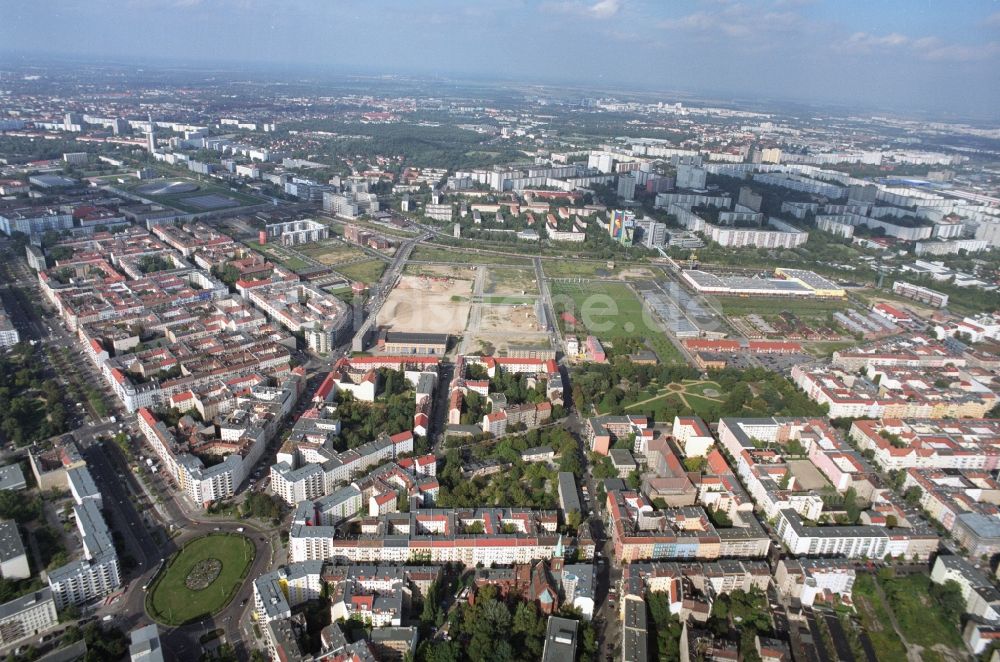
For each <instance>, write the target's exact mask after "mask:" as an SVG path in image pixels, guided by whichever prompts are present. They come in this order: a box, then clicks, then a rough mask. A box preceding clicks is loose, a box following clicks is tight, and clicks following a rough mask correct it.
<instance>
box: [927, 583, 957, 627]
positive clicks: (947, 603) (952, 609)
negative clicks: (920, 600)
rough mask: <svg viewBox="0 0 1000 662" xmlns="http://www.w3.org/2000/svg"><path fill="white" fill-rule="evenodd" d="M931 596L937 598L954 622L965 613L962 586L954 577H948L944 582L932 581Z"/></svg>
mask: <svg viewBox="0 0 1000 662" xmlns="http://www.w3.org/2000/svg"><path fill="white" fill-rule="evenodd" d="M930 594H931V597H933V598H934V599H935V600H937V603H938V604H939V605H941V609H942V610H943V611H944V613H945V614H947V615H948V617H949V618H950V619H951V620H952V621H954V622H955V623H956V624H957V623H958V622H959V621H960V620H961V618H962V614H964V613H965V599H964V598H963V597H962V587H961V585H959V583H958V582H956V581H955V580H954V579H949V580H948V581H946V582H945V583H944V584H936V583H932V584H931V588H930Z"/></svg>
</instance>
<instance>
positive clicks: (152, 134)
mask: <svg viewBox="0 0 1000 662" xmlns="http://www.w3.org/2000/svg"><path fill="white" fill-rule="evenodd" d="M148 117H149V153H150V154H152V153H153V152H155V151H156V127H155V126H154V125H153V114H152V113H149V115H148Z"/></svg>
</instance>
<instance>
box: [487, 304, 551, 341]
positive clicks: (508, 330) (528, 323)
mask: <svg viewBox="0 0 1000 662" xmlns="http://www.w3.org/2000/svg"><path fill="white" fill-rule="evenodd" d="M479 329H480V331H481V332H482V333H505V334H507V335H508V336H518V335H523V334H530V335H540V336H545V332H544V330H542V329H539V328H538V316H537V315H536V314H535V307H534V306H531V305H519V306H484V307H483V320H482V323H481V324H480V327H479Z"/></svg>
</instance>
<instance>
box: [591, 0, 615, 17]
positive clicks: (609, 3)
mask: <svg viewBox="0 0 1000 662" xmlns="http://www.w3.org/2000/svg"><path fill="white" fill-rule="evenodd" d="M621 8H622V3H621V0H599V1H598V2H595V3H594V4H592V5H591V6H590V7H589V8H588V9H587V11H588V12H590V15H591V16H593V17H595V18H611V17H612V16H614V15H615V14H617V13H618V11H619V10H620V9H621Z"/></svg>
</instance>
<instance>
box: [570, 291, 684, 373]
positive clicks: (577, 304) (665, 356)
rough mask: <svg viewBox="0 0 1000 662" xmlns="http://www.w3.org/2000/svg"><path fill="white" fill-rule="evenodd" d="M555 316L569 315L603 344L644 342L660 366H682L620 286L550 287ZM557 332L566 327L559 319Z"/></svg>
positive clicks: (636, 302) (638, 303) (635, 300)
mask: <svg viewBox="0 0 1000 662" xmlns="http://www.w3.org/2000/svg"><path fill="white" fill-rule="evenodd" d="M550 289H551V292H552V298H553V305H554V307H555V311H556V315H557V316H561V315H562V313H563V312H568V313H570V314H572V315H573V316H574V317H575V318H576V319H577V321H578V322H579V325H578V326H577V333H580V332H581V331H583V330H584V329H581V328H580V326H582V327H584V328H585V330H586V332H587V333H589V334H592V335H595V336H597V338H598V339H599V340H600V341H601V342H602V343H603V342H610V343H611V344H612V345H613V344H614V341H615V339H616V338H639V339H645V340H646V342H648V343H649V345H650V346H651V347H652V348H653V350H654V351H655V352H656V354H657V356H659V357H660V361H662V362H663V363H679V362H682V359H681V356H680V353H679V352H678V351H677V348H676V347H674V345H673V344H672V343H671V342H670V340H668V339H667V337H666V335H665V334H664V332H663V331H662V330H661V329H659V328H658V327H657V326H656V322H654V321H653V320H652V318H651V317H650V316H649V315H644V314H643V307H642V302H641V301H640V300H639V298H638V297H637V296H636V295H635V294H634V293H633V292H632V290H631V289H629V287H628V286H627V285H625V284H624V283H601V282H589V283H579V284H578V283H564V282H555V283H552V284H551V287H550ZM559 325H560V327H561V328H563V329H565V328H566V323H565V322H564V321H563V320H562V319H560V320H559Z"/></svg>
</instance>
